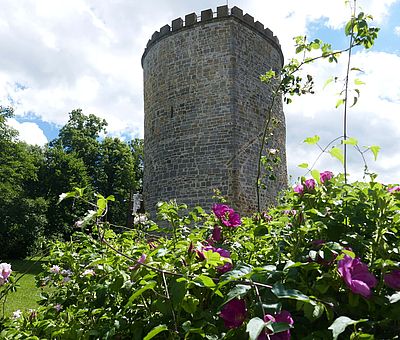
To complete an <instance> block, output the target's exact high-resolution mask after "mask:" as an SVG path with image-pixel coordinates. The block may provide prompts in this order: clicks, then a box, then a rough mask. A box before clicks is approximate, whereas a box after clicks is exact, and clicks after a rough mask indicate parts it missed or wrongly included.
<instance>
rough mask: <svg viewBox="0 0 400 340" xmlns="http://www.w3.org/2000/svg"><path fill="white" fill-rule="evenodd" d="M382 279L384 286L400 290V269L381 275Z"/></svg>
mask: <svg viewBox="0 0 400 340" xmlns="http://www.w3.org/2000/svg"><path fill="white" fill-rule="evenodd" d="M383 281H385V284H386V286H388V287H389V288H392V289H394V290H400V270H398V269H395V270H392V271H391V272H390V273H387V274H385V275H384V276H383Z"/></svg>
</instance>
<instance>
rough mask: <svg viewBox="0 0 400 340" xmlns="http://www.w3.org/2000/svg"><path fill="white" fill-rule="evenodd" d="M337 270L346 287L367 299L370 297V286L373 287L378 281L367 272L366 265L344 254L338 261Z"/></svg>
mask: <svg viewBox="0 0 400 340" xmlns="http://www.w3.org/2000/svg"><path fill="white" fill-rule="evenodd" d="M338 271H339V274H340V276H341V277H342V279H343V281H344V282H345V283H346V285H347V287H349V288H350V290H351V291H352V292H353V293H354V294H359V295H361V296H363V297H365V298H367V299H368V298H370V297H371V295H372V291H371V288H374V287H375V286H376V285H377V283H378V281H377V279H376V278H375V276H374V275H372V274H371V273H370V272H369V270H368V266H367V265H366V264H365V263H363V262H361V261H360V259H359V258H355V259H353V258H351V257H350V256H348V255H345V256H344V258H343V259H342V260H340V261H339V263H338Z"/></svg>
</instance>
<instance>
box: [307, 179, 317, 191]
mask: <svg viewBox="0 0 400 340" xmlns="http://www.w3.org/2000/svg"><path fill="white" fill-rule="evenodd" d="M315 185H316V183H315V180H314V179H312V178H310V179H306V180H305V181H304V187H305V188H306V189H307V191H313V190H314V189H315Z"/></svg>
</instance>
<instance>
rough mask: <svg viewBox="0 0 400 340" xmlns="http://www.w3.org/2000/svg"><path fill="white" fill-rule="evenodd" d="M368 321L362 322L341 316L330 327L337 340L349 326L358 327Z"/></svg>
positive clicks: (363, 320) (362, 320)
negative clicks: (360, 323)
mask: <svg viewBox="0 0 400 340" xmlns="http://www.w3.org/2000/svg"><path fill="white" fill-rule="evenodd" d="M366 321H368V320H367V319H360V320H357V321H356V320H352V319H350V318H348V317H347V316H340V317H338V318H337V319H336V320H335V321H333V323H332V325H330V326H329V327H328V329H330V330H331V331H332V333H333V340H336V339H337V338H338V336H339V335H340V334H342V333H343V332H344V331H345V329H346V327H347V326H350V325H356V324H358V323H359V322H366Z"/></svg>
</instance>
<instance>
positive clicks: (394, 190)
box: [387, 185, 400, 192]
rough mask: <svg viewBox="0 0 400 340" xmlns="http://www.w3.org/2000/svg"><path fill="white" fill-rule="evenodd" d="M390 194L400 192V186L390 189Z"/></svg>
mask: <svg viewBox="0 0 400 340" xmlns="http://www.w3.org/2000/svg"><path fill="white" fill-rule="evenodd" d="M387 190H388V191H389V192H397V191H400V185H396V186H394V187H391V188H388V189H387Z"/></svg>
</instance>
